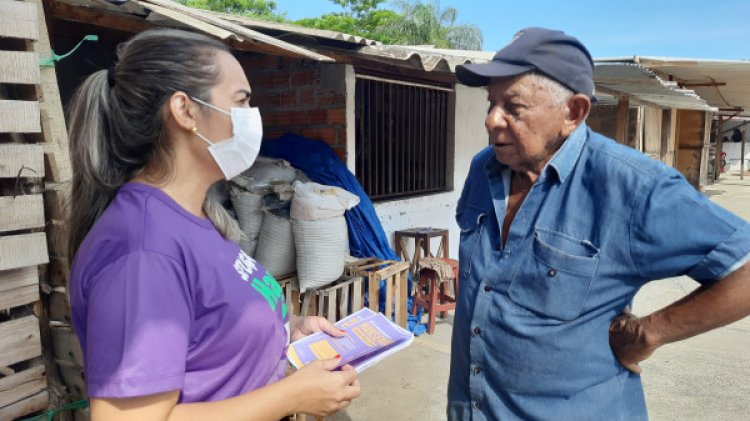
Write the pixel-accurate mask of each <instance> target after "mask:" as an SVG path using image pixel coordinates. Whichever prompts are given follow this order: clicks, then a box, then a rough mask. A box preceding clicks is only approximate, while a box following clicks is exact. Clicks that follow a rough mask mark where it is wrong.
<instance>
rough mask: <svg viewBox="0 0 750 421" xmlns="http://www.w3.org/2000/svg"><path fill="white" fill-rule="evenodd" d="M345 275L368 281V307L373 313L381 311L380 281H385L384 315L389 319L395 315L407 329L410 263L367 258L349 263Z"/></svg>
mask: <svg viewBox="0 0 750 421" xmlns="http://www.w3.org/2000/svg"><path fill="white" fill-rule="evenodd" d="M345 273H346V274H347V275H349V276H362V277H364V278H365V279H367V289H368V299H369V303H368V305H369V307H370V309H371V310H373V311H380V309H379V304H380V303H379V301H380V300H379V297H380V281H384V283H385V308H384V309H383V314H385V316H386V317H387V318H389V319H391V318H392V317H393V316H394V315H395V320H396V323H397V324H398V325H399V326H401V327H403V328H407V324H408V314H407V299H408V294H409V291H408V285H409V263H406V262H396V261H394V260H380V259H376V258H367V259H361V260H356V261H354V262H349V263H347V264H346V268H345Z"/></svg>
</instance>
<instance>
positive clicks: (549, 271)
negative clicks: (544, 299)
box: [547, 268, 557, 278]
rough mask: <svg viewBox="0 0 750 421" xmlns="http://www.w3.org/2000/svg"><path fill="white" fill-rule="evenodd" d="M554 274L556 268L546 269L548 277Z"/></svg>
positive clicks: (555, 273) (552, 276)
mask: <svg viewBox="0 0 750 421" xmlns="http://www.w3.org/2000/svg"><path fill="white" fill-rule="evenodd" d="M555 275H557V271H556V270H554V269H551V268H550V270H548V271H547V276H549V277H550V278H554V277H555Z"/></svg>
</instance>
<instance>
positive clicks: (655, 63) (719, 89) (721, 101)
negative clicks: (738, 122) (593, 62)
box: [599, 56, 750, 116]
mask: <svg viewBox="0 0 750 421" xmlns="http://www.w3.org/2000/svg"><path fill="white" fill-rule="evenodd" d="M607 61H620V62H630V63H637V64H640V65H642V66H644V67H646V68H648V69H650V70H652V71H653V72H655V73H657V74H658V75H660V76H661V77H662V78H663V79H666V80H672V81H674V82H677V83H678V84H680V85H682V86H685V87H688V88H690V89H693V90H695V92H696V93H697V94H698V95H700V97H701V98H703V99H705V100H706V101H707V102H708V103H709V104H710V105H712V106H714V107H718V108H721V109H732V108H737V107H739V108H742V109H744V110H745V111H743V112H742V113H741V114H740V115H743V116H750V61H746V60H703V59H692V58H676V57H644V56H633V57H624V58H615V59H602V60H599V62H607ZM712 84H713V85H714V86H710V85H712ZM696 85H704V86H696Z"/></svg>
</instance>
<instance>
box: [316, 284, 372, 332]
mask: <svg viewBox="0 0 750 421" xmlns="http://www.w3.org/2000/svg"><path fill="white" fill-rule="evenodd" d="M363 280H364V278H362V277H361V276H343V277H341V278H339V280H337V281H336V282H334V283H333V284H332V285H331V286H328V287H325V288H323V289H320V290H318V291H317V292H316V294H315V296H316V298H317V301H318V316H322V317H325V318H326V319H328V321H330V322H331V323H336V322H337V321H339V320H341V319H343V318H344V317H346V316H348V315H350V314H352V313H354V312H355V311H358V310H360V309H361V308H362V302H363V300H364V290H363V288H362V287H363V284H364V283H363Z"/></svg>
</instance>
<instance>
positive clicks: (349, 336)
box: [287, 308, 414, 373]
mask: <svg viewBox="0 0 750 421" xmlns="http://www.w3.org/2000/svg"><path fill="white" fill-rule="evenodd" d="M336 327H338V328H339V329H343V330H345V331H346V336H342V337H340V338H336V337H333V336H330V335H328V334H327V333H323V332H317V333H314V334H312V335H310V336H306V337H304V338H302V339H300V340H298V341H295V342H293V343H292V344H291V345H289V349H288V351H287V358H288V359H289V362H290V363H292V365H293V366H294V367H295V368H301V367H302V366H304V365H306V364H308V363H310V362H312V361H315V360H325V359H329V358H334V357H335V356H336V355H341V362H340V363H339V366H342V365H345V364H350V365H351V366H352V367H354V369H355V370H356V371H357V372H358V373H361V372H363V371H364V370H366V369H367V368H369V367H371V366H373V365H375V364H376V363H377V362H379V361H381V360H383V359H384V358H386V357H388V356H389V355H392V354H394V353H396V352H398V351H400V350H402V349H404V348H406V347H407V346H409V345H410V344H411V343H412V342H413V341H414V335H413V334H412V333H411V332H409V331H408V330H406V329H404V328H402V327H400V326H398V325H397V324H395V323H393V322H391V321H390V320H388V319H387V318H386V317H385V316H384V315H382V314H380V313H376V312H374V311H372V310H370V309H369V308H363V309H362V310H359V311H357V312H356V313H354V314H351V315H349V316H347V317H345V318H343V319H341V320H340V321H338V322H337V323H336Z"/></svg>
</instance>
